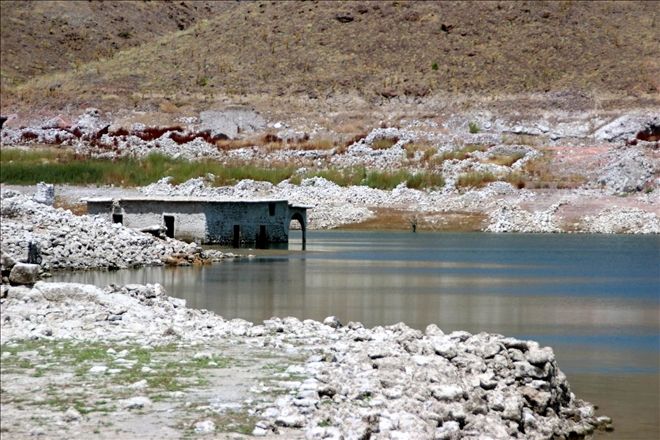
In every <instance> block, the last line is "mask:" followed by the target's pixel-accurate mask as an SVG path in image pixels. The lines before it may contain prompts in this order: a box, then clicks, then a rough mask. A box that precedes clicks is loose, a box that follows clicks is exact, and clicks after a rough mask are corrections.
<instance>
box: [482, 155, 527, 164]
mask: <svg viewBox="0 0 660 440" xmlns="http://www.w3.org/2000/svg"><path fill="white" fill-rule="evenodd" d="M523 157H525V153H523V152H517V153H513V154H498V155H495V156H491V157H490V158H489V159H488V162H490V163H494V164H497V165H502V166H505V167H510V166H511V165H513V164H514V163H516V162H518V161H519V160H520V159H522V158H523Z"/></svg>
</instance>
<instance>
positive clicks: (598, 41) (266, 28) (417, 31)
mask: <svg viewBox="0 0 660 440" xmlns="http://www.w3.org/2000/svg"><path fill="white" fill-rule="evenodd" d="M105 3H107V5H108V6H107V7H110V6H112V7H114V8H118V9H121V10H123V9H124V8H126V6H124V4H123V3H122V4H120V5H117V4H115V3H112V2H105ZM131 7H132V8H134V9H135V8H137V6H135V5H131ZM659 9H660V8H658V3H657V2H561V3H559V2H557V3H543V2H482V3H477V2H434V3H430V2H351V3H339V2H304V3H299V2H273V3H265V2H261V3H252V2H250V3H247V2H246V3H239V4H233V3H232V6H231V7H229V6H227V7H226V8H224V9H223V8H219V9H218V10H214V13H213V14H211V13H209V14H208V20H205V21H202V22H199V23H197V24H195V25H194V26H191V27H190V28H187V29H185V30H182V31H176V32H171V33H169V34H167V35H165V36H163V37H162V38H160V39H158V40H157V41H150V40H149V39H148V38H145V42H144V44H140V45H137V46H135V47H127V48H125V49H122V50H119V51H117V52H115V53H114V55H113V56H112V57H111V58H104V59H101V60H99V61H93V62H90V63H88V64H85V65H81V66H74V68H72V69H70V70H69V71H68V72H66V73H65V74H58V75H53V74H50V75H48V74H47V75H43V76H40V77H37V78H35V79H33V80H31V81H29V82H27V83H26V84H24V85H22V86H20V87H18V88H16V89H12V90H7V89H6V88H3V98H4V99H3V107H7V106H10V107H11V106H13V105H19V104H28V105H35V104H37V103H39V104H40V105H44V104H45V105H47V106H53V107H57V106H61V105H62V104H63V103H73V104H79V105H87V104H96V105H98V106H100V107H106V108H113V107H114V108H116V107H117V106H125V105H128V106H130V107H133V106H147V107H146V108H148V105H149V104H150V103H151V104H159V103H160V104H161V105H162V100H163V98H170V99H171V102H170V104H173V105H174V106H175V107H176V106H177V105H183V104H184V103H190V102H197V103H199V102H201V101H213V100H215V99H217V98H218V97H222V96H228V97H230V98H231V99H232V100H236V98H237V97H241V96H247V95H253V96H254V95H261V96H269V97H278V96H300V97H304V98H306V99H307V98H311V99H316V98H328V97H336V96H340V95H347V94H351V95H354V96H360V97H361V98H365V99H367V100H368V101H378V100H380V99H383V98H390V97H394V96H412V97H423V96H428V95H432V94H442V93H463V94H466V93H467V94H473V95H476V96H483V95H488V96H493V95H501V94H511V93H526V92H542V93H544V92H563V91H566V90H570V91H573V92H574V91H580V92H585V93H614V94H618V95H621V96H626V95H628V96H629V95H635V96H641V95H648V94H650V95H654V94H657V91H658V87H659V86H660V84H659V80H658V78H660V67H659V64H658V63H659V62H658V59H660V50H659V47H660V37H659V33H658V30H657V27H656V21H657V20H656V18H657V15H658V10H659ZM3 10H4V7H3ZM145 14H146V13H145ZM96 17H97V19H98V20H99V25H102V24H103V23H105V21H106V19H108V17H106V16H104V15H101V14H97V15H96ZM145 17H146V15H145ZM145 17H143V18H142V19H143V20H144V19H146V18H145ZM3 20H5V19H4V17H3ZM5 32H6V31H5V30H4V26H3V45H4V38H5ZM46 40H48V39H46ZM27 44H29V45H31V46H32V47H31V48H30V51H36V52H31V53H33V54H38V53H40V52H39V51H41V52H43V51H45V49H44V48H43V44H46V43H44V42H43V41H33V42H31V43H30V42H28V43H27ZM57 50H63V52H64V53H65V54H69V55H70V53H71V51H70V50H69V49H67V48H66V47H64V48H63V46H61V45H58V46H57ZM3 52H4V51H3ZM23 55H24V54H17V53H11V52H10V53H9V54H8V55H6V56H5V55H3V60H2V67H3V71H4V69H9V67H8V66H12V65H13V64H14V63H15V62H18V63H19V64H20V62H19V61H17V60H19V59H20V58H21V57H22V56H23ZM30 60H31V61H33V62H35V63H37V62H39V57H38V56H36V55H31V56H30ZM6 66H7V67H6ZM21 69H24V68H23V67H21Z"/></svg>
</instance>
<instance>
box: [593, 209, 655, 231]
mask: <svg viewBox="0 0 660 440" xmlns="http://www.w3.org/2000/svg"><path fill="white" fill-rule="evenodd" d="M583 223H584V224H583V229H584V230H585V231H586V232H591V233H597V234H660V219H659V218H658V216H656V215H655V214H654V213H652V212H646V211H643V210H641V209H637V208H618V207H611V208H606V209H604V210H602V211H601V212H599V213H598V214H597V215H595V216H587V217H585V218H584V220H583Z"/></svg>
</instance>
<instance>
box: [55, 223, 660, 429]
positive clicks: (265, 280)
mask: <svg viewBox="0 0 660 440" xmlns="http://www.w3.org/2000/svg"><path fill="white" fill-rule="evenodd" d="M298 246H299V243H297V242H296V239H295V238H294V239H293V243H292V244H291V246H290V248H291V249H299V247H298ZM308 249H309V250H308V251H307V252H300V251H282V250H266V251H259V253H258V255H259V257H258V258H256V259H251V260H248V259H244V260H238V261H235V262H223V263H220V264H216V265H213V266H205V267H192V268H185V267H184V268H145V269H141V270H136V271H119V272H112V273H108V272H105V273H92V272H88V273H75V274H58V275H57V277H56V279H57V280H62V281H78V282H85V283H93V284H97V285H105V284H110V283H115V284H126V283H155V282H158V283H161V284H163V285H164V287H165V288H166V289H167V291H168V292H169V293H170V294H171V295H174V296H179V297H181V298H185V299H186V300H187V303H188V305H190V306H192V307H196V308H206V309H209V310H213V311H215V312H216V313H218V314H220V315H222V316H224V317H225V318H236V317H238V318H244V319H247V320H249V321H253V322H260V321H262V320H264V319H267V318H269V317H271V316H280V317H284V316H295V317H298V318H300V319H306V318H311V319H317V320H320V319H323V318H325V317H326V316H328V315H336V316H338V317H339V318H340V320H341V321H343V322H347V321H360V322H362V323H364V324H365V325H367V326H375V325H386V324H393V323H397V322H401V321H403V322H405V323H407V324H408V325H410V326H412V327H416V328H420V329H423V328H424V327H425V326H426V325H428V324H430V323H436V324H437V325H438V326H440V328H442V329H443V330H445V331H452V330H458V329H461V330H467V331H470V332H472V333H477V332H481V331H487V332H494V333H501V334H505V335H511V336H517V337H521V338H531V339H535V340H538V341H539V342H541V343H542V344H544V345H550V346H552V347H553V348H554V349H555V353H556V355H557V357H558V359H559V361H560V365H561V367H562V370H564V371H565V372H566V373H567V374H568V376H569V379H570V380H571V383H572V385H573V390H574V391H575V392H576V393H578V394H579V395H580V396H581V397H583V398H585V399H587V400H590V401H593V402H595V403H597V404H599V405H601V407H602V408H603V413H604V414H608V415H610V416H612V417H614V418H615V424H616V426H617V431H616V432H615V436H614V438H634V439H638V438H653V439H656V438H658V413H659V410H660V408H659V403H658V398H657V396H658V391H659V390H658V374H659V371H660V368H659V366H658V364H659V362H660V358H659V356H660V336H659V333H660V298H659V293H658V292H659V291H660V255H659V254H660V251H659V249H660V238H658V237H619V236H609V237H608V236H587V235H585V236H567V235H561V236H558V235H553V236H538V235H494V234H391V233H364V232H360V233H345V232H327V233H312V234H310V237H309V242H308ZM244 252H248V253H254V252H255V251H251V250H245V251H244ZM573 378H575V380H573ZM626 380H629V381H630V384H631V385H630V388H625V383H626ZM612 384H613V386H610V385H612ZM634 389H636V390H637V391H639V393H637V395H635V394H633V393H632V390H634ZM630 407H635V408H638V411H637V413H636V415H634V414H632V412H631V411H630V410H629V408H630ZM617 419H618V420H617Z"/></svg>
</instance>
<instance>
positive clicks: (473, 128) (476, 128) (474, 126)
mask: <svg viewBox="0 0 660 440" xmlns="http://www.w3.org/2000/svg"><path fill="white" fill-rule="evenodd" d="M468 128H469V130H470V133H472V134H477V133H479V132H480V131H481V129H480V128H479V125H477V123H476V122H473V121H470V123H469V124H468Z"/></svg>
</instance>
